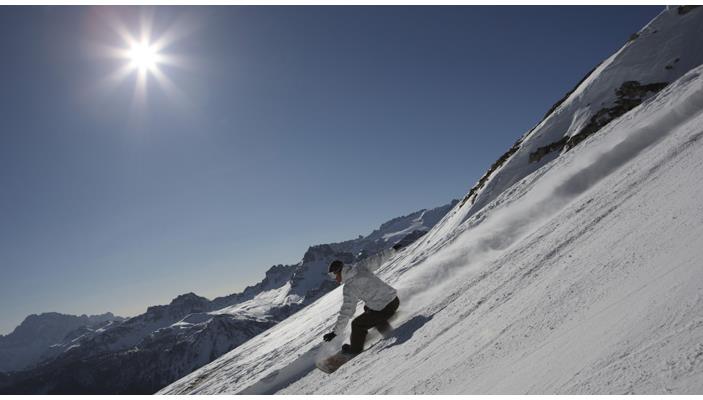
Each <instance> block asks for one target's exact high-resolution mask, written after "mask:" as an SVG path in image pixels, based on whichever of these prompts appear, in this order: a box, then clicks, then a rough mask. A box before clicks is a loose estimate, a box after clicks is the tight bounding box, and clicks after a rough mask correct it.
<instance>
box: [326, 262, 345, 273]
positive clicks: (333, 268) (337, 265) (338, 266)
mask: <svg viewBox="0 0 703 400" xmlns="http://www.w3.org/2000/svg"><path fill="white" fill-rule="evenodd" d="M343 266H344V263H343V262H341V261H340V260H334V261H332V262H331V263H330V269H329V272H334V273H337V272H339V271H341V270H342V267H343Z"/></svg>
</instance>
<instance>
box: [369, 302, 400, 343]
mask: <svg viewBox="0 0 703 400" xmlns="http://www.w3.org/2000/svg"><path fill="white" fill-rule="evenodd" d="M399 305H400V300H398V298H397V297H396V298H395V299H393V301H391V302H390V303H388V305H387V306H386V307H385V308H384V309H383V310H381V311H379V314H381V317H382V318H383V321H381V322H379V323H378V324H377V325H376V326H375V328H376V330H378V331H379V332H380V333H381V334H382V335H383V336H385V335H386V334H387V333H388V332H389V331H390V330H391V324H389V323H388V320H389V319H390V318H391V317H392V316H393V315H394V314H395V312H396V311H397V310H398V306H399Z"/></svg>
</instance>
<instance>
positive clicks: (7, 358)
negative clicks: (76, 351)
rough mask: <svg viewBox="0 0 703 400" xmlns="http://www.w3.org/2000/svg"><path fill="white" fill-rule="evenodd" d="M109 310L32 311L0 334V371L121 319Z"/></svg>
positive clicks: (36, 358)
mask: <svg viewBox="0 0 703 400" xmlns="http://www.w3.org/2000/svg"><path fill="white" fill-rule="evenodd" d="M122 320H123V318H122V317H117V316H115V315H113V314H112V313H105V314H102V315H90V316H88V315H80V316H76V315H67V314H60V313H55V312H50V313H43V314H39V315H37V314H32V315H30V316H28V317H27V318H25V319H24V321H22V323H21V324H20V325H19V326H17V328H15V330H14V331H12V332H11V333H9V334H8V335H4V336H3V335H0V371H14V370H20V369H23V368H26V367H28V366H31V365H33V364H35V363H37V362H39V361H40V360H42V358H46V357H49V356H50V353H51V352H52V351H54V349H53V347H54V346H55V345H56V344H57V343H70V342H73V341H75V340H77V339H78V338H80V337H81V336H82V335H83V334H85V333H86V332H89V331H95V330H99V329H104V328H105V327H106V326H109V325H111V324H113V323H117V322H119V321H122Z"/></svg>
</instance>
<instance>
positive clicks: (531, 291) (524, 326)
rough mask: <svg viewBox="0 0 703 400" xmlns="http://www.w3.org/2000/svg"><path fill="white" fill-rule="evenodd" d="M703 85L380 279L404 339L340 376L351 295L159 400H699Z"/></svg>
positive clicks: (607, 131)
mask: <svg viewBox="0 0 703 400" xmlns="http://www.w3.org/2000/svg"><path fill="white" fill-rule="evenodd" d="M645 29H646V28H645ZM702 72H703V67H698V68H695V69H694V70H692V71H690V72H689V73H687V74H686V75H684V76H683V77H682V78H680V79H678V80H677V81H676V82H674V83H672V84H670V85H669V86H668V87H666V88H665V89H664V90H662V91H661V92H660V93H658V94H657V95H656V96H655V97H653V98H651V99H649V100H647V101H645V102H644V103H643V104H642V105H640V106H638V107H637V108H635V109H633V110H632V111H630V112H629V113H627V114H625V115H624V116H622V117H621V118H619V119H617V120H615V121H613V122H611V123H610V124H609V125H607V126H606V127H605V128H603V129H601V130H600V131H599V132H598V133H597V134H595V135H593V136H591V137H589V138H588V139H586V140H585V141H583V142H582V143H581V144H579V148H578V151H571V152H568V153H565V154H563V155H562V156H560V157H559V158H558V159H556V160H554V161H553V162H551V163H549V164H546V165H544V166H543V167H541V168H540V169H538V170H536V171H535V172H533V173H532V174H530V175H528V176H526V177H524V178H523V179H522V180H520V181H519V182H517V183H515V184H514V185H513V186H512V187H510V188H509V189H508V190H505V191H504V192H503V193H502V194H501V195H500V196H498V197H497V198H495V199H493V200H492V201H491V202H489V203H488V204H486V205H485V207H483V208H482V209H481V210H480V211H478V212H476V213H475V214H472V215H470V216H469V217H468V218H467V219H466V220H464V218H465V214H462V213H465V212H466V211H462V209H461V208H457V209H455V210H452V211H450V212H449V213H448V214H447V215H446V216H445V217H444V218H443V220H442V221H440V222H439V223H438V224H437V225H436V226H435V228H434V229H433V230H432V231H431V232H430V233H428V234H427V235H426V236H425V237H423V238H422V239H420V240H418V241H417V242H415V243H414V244H412V245H411V246H410V247H408V248H406V249H405V250H404V251H402V252H401V253H399V254H398V255H396V256H395V257H394V258H393V259H391V260H390V261H389V262H388V263H386V264H385V265H384V266H383V267H381V268H380V269H379V270H378V273H379V274H380V276H381V277H382V278H383V279H384V280H386V281H387V282H389V283H391V284H392V285H394V286H395V287H397V288H398V290H399V297H400V298H401V307H400V309H399V312H398V315H397V316H396V317H395V319H394V321H393V326H395V327H396V329H395V331H394V333H393V335H392V336H391V337H389V338H386V339H382V340H380V341H378V339H373V338H370V340H369V342H370V343H367V347H369V346H371V343H372V342H375V341H378V343H376V344H374V345H373V346H372V347H370V348H369V349H368V350H367V351H365V352H364V353H362V354H361V355H360V356H358V357H356V358H354V359H353V360H351V361H350V362H349V363H347V364H345V365H344V366H343V367H342V368H340V369H339V370H338V371H337V372H335V373H334V374H332V375H327V374H324V373H322V372H320V371H318V370H316V369H315V367H314V361H315V359H319V358H320V357H322V356H323V355H325V354H330V353H332V352H334V351H335V349H337V348H339V347H340V346H341V344H342V339H341V338H337V339H336V340H335V341H333V342H332V343H331V344H321V343H320V337H321V335H322V334H324V333H326V332H327V331H328V330H329V328H330V327H331V326H332V325H333V323H334V320H335V318H336V314H337V312H338V310H339V307H340V305H341V290H335V291H333V292H331V293H329V294H328V295H326V296H324V297H322V298H321V299H319V300H318V301H316V302H315V303H313V304H311V305H310V306H308V307H307V308H306V309H304V310H302V311H300V312H298V313H296V314H294V315H293V316H291V317H289V318H288V319H286V320H284V321H283V322H281V323H279V324H277V325H276V326H274V327H272V328H271V329H269V330H268V331H266V332H264V333H263V334H261V335H259V336H257V337H255V338H253V339H251V340H249V341H248V342H246V343H244V344H242V345H241V346H239V347H238V348H236V349H234V350H233V351H232V352H230V353H228V354H226V355H224V356H222V357H221V358H219V359H218V360H216V361H214V362H212V363H210V364H208V365H207V366H205V367H203V368H201V369H199V370H197V371H195V372H193V373H192V374H190V375H188V376H186V377H184V378H182V379H181V380H179V381H177V382H174V383H173V384H171V385H169V386H168V387H166V388H164V389H163V390H162V391H161V392H160V393H165V394H184V393H192V394H210V393H218V394H234V393H242V394H271V393H279V394H360V393H366V394H458V393H472V394H525V393H533V394H536V393H554V394H561V393H574V394H590V393H594V394H595V393H597V394H612V393H623V394H625V393H638V394H642V393H648V394H653V393H661V394H668V393H676V394H684V393H701V391H703V298H702V297H701V296H702V295H703V269H701V268H700V261H699V260H700V258H701V255H703V254H701V253H703V202H701V201H700V199H701V198H703V185H701V184H700V182H702V181H703V145H702V144H703V141H702V140H701V138H703V77H701V73H702ZM594 79H595V78H594Z"/></svg>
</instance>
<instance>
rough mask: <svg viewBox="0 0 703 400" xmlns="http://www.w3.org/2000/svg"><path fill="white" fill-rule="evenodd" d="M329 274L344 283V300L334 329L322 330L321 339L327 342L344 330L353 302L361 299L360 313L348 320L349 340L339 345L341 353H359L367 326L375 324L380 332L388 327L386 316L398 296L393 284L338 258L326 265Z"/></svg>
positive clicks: (390, 313) (390, 314) (394, 309)
mask: <svg viewBox="0 0 703 400" xmlns="http://www.w3.org/2000/svg"><path fill="white" fill-rule="evenodd" d="M329 274H330V276H331V277H334V279H335V281H337V283H338V284H342V283H343V284H344V287H343V289H342V290H343V291H342V293H343V295H344V301H343V303H342V308H341V310H340V311H339V317H338V318H337V324H336V325H335V326H334V330H333V331H332V332H330V333H327V334H325V335H324V336H323V339H324V340H325V341H326V342H329V341H331V340H332V339H334V338H335V337H336V336H337V335H338V334H341V333H342V332H344V328H345V327H346V326H347V322H349V319H350V318H351V317H352V316H353V315H354V312H355V311H356V305H357V303H358V302H359V300H362V301H363V302H364V303H365V304H364V313H363V314H361V315H359V316H358V317H356V318H354V320H353V321H352V323H351V326H352V331H351V337H350V344H345V345H343V346H342V352H343V353H346V354H349V355H356V354H359V353H361V352H362V351H363V350H364V342H365V341H366V334H367V333H368V331H369V329H371V328H376V329H377V330H378V331H379V332H381V333H382V334H383V333H385V332H387V331H388V330H390V325H389V324H388V319H390V318H391V317H392V316H393V314H395V312H396V310H398V306H399V305H400V300H399V299H398V295H397V292H396V290H395V289H394V288H393V287H391V286H390V285H388V284H387V283H385V282H383V281H382V280H381V279H379V278H378V277H377V276H376V275H374V274H373V272H371V271H369V270H368V269H367V268H364V267H363V266H357V267H353V266H350V265H344V263H343V262H342V261H340V260H334V261H332V263H331V264H330V266H329Z"/></svg>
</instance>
